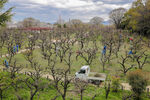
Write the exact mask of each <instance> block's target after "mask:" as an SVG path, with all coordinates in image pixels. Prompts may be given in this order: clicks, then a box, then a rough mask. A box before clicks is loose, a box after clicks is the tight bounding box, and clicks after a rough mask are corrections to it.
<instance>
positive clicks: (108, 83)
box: [104, 80, 111, 99]
mask: <svg viewBox="0 0 150 100" xmlns="http://www.w3.org/2000/svg"><path fill="white" fill-rule="evenodd" d="M110 88H111V80H108V81H106V82H105V85H104V89H105V98H106V99H107V98H108V95H109V93H110Z"/></svg>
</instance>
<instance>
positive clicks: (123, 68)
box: [118, 53, 134, 75]
mask: <svg viewBox="0 0 150 100" xmlns="http://www.w3.org/2000/svg"><path fill="white" fill-rule="evenodd" d="M129 59H131V56H129V55H128V54H127V53H126V55H125V56H122V55H121V61H120V62H118V63H119V64H120V65H121V72H123V74H124V75H126V73H127V72H128V71H129V70H131V69H132V68H133V67H134V65H133V64H131V65H126V64H127V63H128V62H129V61H130V60H129ZM127 66H130V67H127Z"/></svg>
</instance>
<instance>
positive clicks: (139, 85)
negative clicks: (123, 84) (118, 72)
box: [127, 69, 148, 100]
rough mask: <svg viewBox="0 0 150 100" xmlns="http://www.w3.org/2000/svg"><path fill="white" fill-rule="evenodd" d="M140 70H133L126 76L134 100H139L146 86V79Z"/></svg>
mask: <svg viewBox="0 0 150 100" xmlns="http://www.w3.org/2000/svg"><path fill="white" fill-rule="evenodd" d="M144 75H145V74H144V73H143V72H142V70H139V69H138V70H135V71H132V72H130V73H129V74H128V76H127V78H128V81H129V84H130V85H131V89H132V92H133V95H134V100H140V96H141V94H142V93H144V91H145V89H146V86H147V82H148V81H147V79H146V77H145V76H144Z"/></svg>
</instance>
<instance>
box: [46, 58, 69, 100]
mask: <svg viewBox="0 0 150 100" xmlns="http://www.w3.org/2000/svg"><path fill="white" fill-rule="evenodd" d="M55 65H56V59H55V60H51V64H50V66H49V67H50V72H51V75H52V77H53V83H52V85H53V86H54V87H55V89H56V90H57V92H58V93H59V94H60V95H61V97H62V99H63V100H66V94H67V90H68V88H69V86H70V83H71V80H72V78H71V77H69V68H67V69H58V68H55Z"/></svg>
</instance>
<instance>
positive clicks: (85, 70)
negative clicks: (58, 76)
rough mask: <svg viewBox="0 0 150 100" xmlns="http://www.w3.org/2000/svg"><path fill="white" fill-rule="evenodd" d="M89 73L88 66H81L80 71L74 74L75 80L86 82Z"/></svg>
mask: <svg viewBox="0 0 150 100" xmlns="http://www.w3.org/2000/svg"><path fill="white" fill-rule="evenodd" d="M89 73H90V67H89V66H88V65H85V66H82V67H81V69H80V70H79V71H78V72H76V74H75V78H78V79H82V80H87V77H88V75H89Z"/></svg>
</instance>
